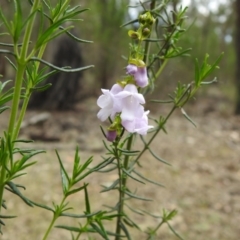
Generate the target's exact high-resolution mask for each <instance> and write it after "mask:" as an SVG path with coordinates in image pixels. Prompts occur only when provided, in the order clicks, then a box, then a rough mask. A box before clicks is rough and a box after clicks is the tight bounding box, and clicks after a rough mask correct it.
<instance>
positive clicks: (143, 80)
mask: <svg viewBox="0 0 240 240" xmlns="http://www.w3.org/2000/svg"><path fill="white" fill-rule="evenodd" d="M126 70H127V72H126V73H127V74H129V75H132V76H133V77H134V79H135V81H136V84H137V85H138V86H139V87H142V88H143V87H146V86H147V85H148V76H147V68H146V67H137V66H136V65H133V64H129V65H128V66H127V67H126Z"/></svg>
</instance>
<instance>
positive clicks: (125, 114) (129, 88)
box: [115, 84, 145, 120]
mask: <svg viewBox="0 0 240 240" xmlns="http://www.w3.org/2000/svg"><path fill="white" fill-rule="evenodd" d="M115 98H118V99H121V108H122V109H121V112H122V113H121V119H122V120H123V119H124V120H133V119H134V118H135V111H136V110H137V109H138V107H140V106H141V105H140V104H144V103H145V99H144V97H143V95H142V94H140V93H138V90H137V87H136V86H135V85H134V84H127V85H126V86H125V87H124V89H123V90H122V91H121V92H119V93H118V94H116V96H115Z"/></svg>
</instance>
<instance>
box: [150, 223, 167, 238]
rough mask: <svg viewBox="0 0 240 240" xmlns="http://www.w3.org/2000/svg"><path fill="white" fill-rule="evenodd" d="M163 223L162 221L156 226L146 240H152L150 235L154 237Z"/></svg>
mask: <svg viewBox="0 0 240 240" xmlns="http://www.w3.org/2000/svg"><path fill="white" fill-rule="evenodd" d="M164 222H165V221H164V220H162V221H161V222H160V223H159V224H158V225H157V227H156V228H155V229H154V230H153V231H151V235H150V236H149V237H148V238H147V240H151V239H152V235H155V234H156V232H157V230H158V229H159V228H160V227H161V226H162V225H163V223H164Z"/></svg>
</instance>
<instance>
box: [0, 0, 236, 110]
mask: <svg viewBox="0 0 240 240" xmlns="http://www.w3.org/2000/svg"><path fill="white" fill-rule="evenodd" d="M54 1H56V0H54ZM54 1H52V2H54ZM136 2H137V1H136ZM237 2H239V0H210V1H207V0H173V1H172V2H171V3H170V6H169V9H170V10H173V9H176V10H177V9H178V8H179V7H180V6H181V5H182V6H183V7H186V6H187V7H188V11H187V16H188V19H187V21H186V23H185V29H186V34H184V35H183V37H182V38H181V41H180V42H179V43H178V45H179V46H182V47H183V49H186V48H192V51H191V56H189V57H181V58H178V59H174V60H172V61H169V64H168V65H167V67H166V68H165V70H164V72H163V73H162V75H161V76H160V77H159V81H158V84H157V88H156V89H155V92H154V97H158V98H165V97H166V96H167V94H168V93H169V92H172V91H173V90H174V88H175V86H176V83H177V82H178V81H182V82H189V81H191V80H192V79H193V78H194V59H195V58H198V59H199V61H200V62H201V61H202V60H203V58H204V56H205V53H208V54H209V55H210V62H211V63H213V62H214V61H215V60H216V59H217V57H218V56H219V55H220V54H221V53H222V52H224V57H223V58H222V60H221V63H220V70H218V71H216V72H215V73H214V75H213V76H212V77H214V76H216V77H217V79H218V82H217V83H216V84H214V85H212V86H211V87H208V88H204V89H203V90H202V92H201V93H200V95H201V97H202V98H203V99H210V105H211V103H212V101H211V100H214V101H215V103H214V105H215V106H217V108H218V109H217V110H220V111H222V112H223V113H233V112H234V111H235V109H236V106H237V105H236V101H237V95H238V93H237V84H236V83H237V81H236V70H237V69H236V67H237V64H236V45H237V44H236V40H235V39H236V30H237V27H236V26H237V25H236V15H237V14H236V13H237V11H235V8H236V3H237ZM26 4H27V1H26ZM71 4H72V5H77V4H81V6H82V7H83V8H89V9H90V11H87V12H85V13H84V14H82V18H83V21H81V22H77V23H76V22H75V23H74V25H75V27H76V29H75V33H76V35H77V36H78V37H80V38H81V39H86V40H91V41H93V43H92V44H87V43H86V44H80V46H79V47H80V48H79V49H80V52H76V51H75V52H76V54H79V55H80V57H79V58H76V59H81V61H80V62H79V65H82V66H85V65H90V64H93V65H95V68H93V69H91V70H88V71H86V72H84V74H83V75H81V76H79V78H80V79H79V82H80V83H81V84H80V85H79V88H78V91H77V97H76V101H82V99H83V98H84V97H88V96H95V95H98V94H99V93H100V88H101V87H102V88H109V87H110V86H111V85H112V84H113V83H114V82H115V81H116V80H118V78H119V77H121V76H122V75H124V74H125V70H124V67H125V66H126V64H127V63H126V60H124V57H123V56H127V54H128V44H129V42H130V39H129V37H128V35H127V31H128V29H129V28H121V27H120V26H121V25H122V24H123V23H125V22H127V21H129V20H131V19H133V18H135V17H136V16H137V9H139V8H131V10H129V8H128V7H129V5H131V6H133V5H135V4H136V3H135V1H133V0H132V1H131V0H101V1H99V0H81V1H79V0H73V1H72V3H71ZM1 7H2V8H5V10H4V12H6V15H11V14H13V13H12V11H11V10H12V8H11V7H9V2H8V1H7V0H3V1H1ZM26 9H27V8H26ZM23 10H25V7H24V9H23ZM10 11H11V13H10ZM8 12H9V13H8ZM132 27H134V26H132ZM36 34H37V33H36ZM68 46H69V48H71V44H69V45H68ZM58 51H60V53H61V47H58V42H57V41H56V42H53V43H51V44H50V46H49V48H48V50H47V52H46V55H45V58H46V59H48V60H50V61H52V62H54V59H53V58H54V56H56V54H55V53H56V52H58ZM69 52H71V51H70V50H69ZM57 56H59V55H57ZM63 58H64V56H63ZM1 62H4V59H3V58H1ZM1 65H2V70H1V72H2V73H5V77H6V78H11V77H13V71H12V69H11V68H10V67H7V68H5V69H4V67H3V66H4V63H2V64H1ZM209 80H211V79H209ZM51 81H53V86H52V88H56V89H57V87H56V83H57V79H51ZM67 81H71V79H69V77H68V79H67ZM59 82H60V81H59ZM74 91H76V87H74ZM68 94H69V93H68ZM70 95H71V94H70ZM33 97H34V96H33ZM38 98H39V97H38ZM40 98H41V97H40ZM44 99H45V97H44ZM207 105H208V107H209V104H207ZM213 108H214V107H213ZM206 111H207V110H206Z"/></svg>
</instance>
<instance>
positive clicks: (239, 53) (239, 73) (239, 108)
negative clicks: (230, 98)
mask: <svg viewBox="0 0 240 240" xmlns="http://www.w3.org/2000/svg"><path fill="white" fill-rule="evenodd" d="M235 8H236V10H235V11H236V25H235V31H236V38H235V44H236V60H237V61H236V88H237V104H236V108H235V113H236V114H238V115H239V114H240V27H239V26H240V0H236V2H235Z"/></svg>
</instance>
